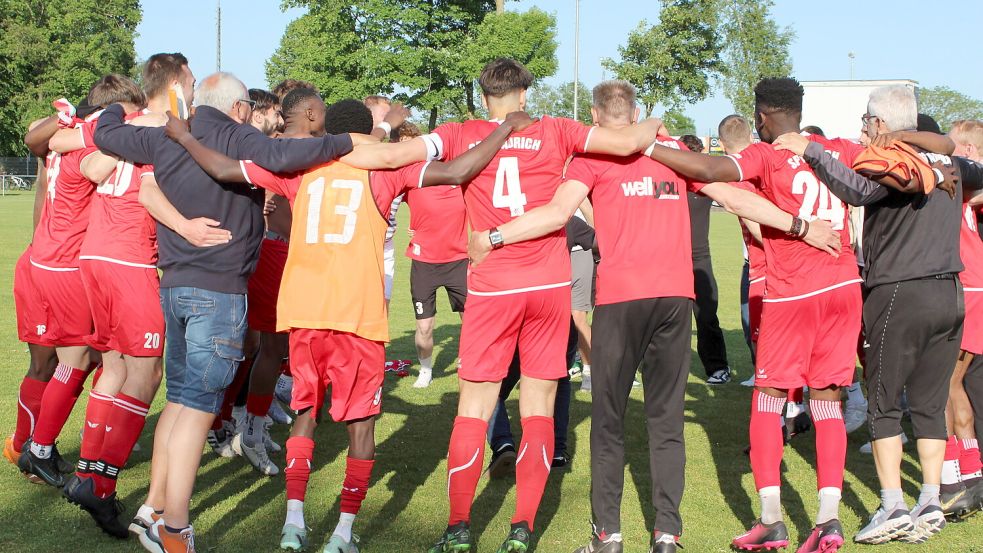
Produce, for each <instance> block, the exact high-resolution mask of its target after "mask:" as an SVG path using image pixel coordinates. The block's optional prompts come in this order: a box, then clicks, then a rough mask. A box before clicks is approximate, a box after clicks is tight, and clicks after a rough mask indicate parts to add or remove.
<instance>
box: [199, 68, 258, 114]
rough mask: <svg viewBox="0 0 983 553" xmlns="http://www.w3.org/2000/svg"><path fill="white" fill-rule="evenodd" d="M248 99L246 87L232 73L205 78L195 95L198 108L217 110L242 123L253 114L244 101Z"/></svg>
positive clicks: (220, 73) (215, 74)
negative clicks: (205, 107)
mask: <svg viewBox="0 0 983 553" xmlns="http://www.w3.org/2000/svg"><path fill="white" fill-rule="evenodd" d="M248 99H249V92H248V90H247V89H246V85H244V84H242V81H240V80H239V79H238V78H236V76H235V75H233V74H232V73H224V72H218V73H212V74H211V75H209V76H207V77H205V78H204V80H202V81H201V84H199V85H198V91H197V92H196V93H195V105H196V106H209V107H212V108H215V109H217V110H219V111H221V112H222V113H225V114H227V115H228V116H229V117H231V118H233V119H235V120H236V121H239V122H240V123H244V122H246V121H248V120H249V116H250V115H251V114H252V109H251V108H250V105H249V103H248V102H243V101H242V100H248ZM243 114H244V115H243Z"/></svg>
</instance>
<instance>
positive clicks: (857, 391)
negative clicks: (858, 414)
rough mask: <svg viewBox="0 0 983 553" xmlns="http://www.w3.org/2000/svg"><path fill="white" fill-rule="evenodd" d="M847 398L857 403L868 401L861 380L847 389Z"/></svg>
mask: <svg viewBox="0 0 983 553" xmlns="http://www.w3.org/2000/svg"><path fill="white" fill-rule="evenodd" d="M846 400H847V402H849V403H854V404H856V405H862V404H864V403H867V399H866V398H865V397H864V390H863V387H861V386H860V383H859V382H854V383H853V384H850V387H849V388H847V389H846Z"/></svg>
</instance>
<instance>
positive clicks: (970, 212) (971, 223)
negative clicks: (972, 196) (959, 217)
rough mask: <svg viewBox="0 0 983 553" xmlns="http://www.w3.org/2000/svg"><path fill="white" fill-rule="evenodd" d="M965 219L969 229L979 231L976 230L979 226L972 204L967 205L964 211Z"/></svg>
mask: <svg viewBox="0 0 983 553" xmlns="http://www.w3.org/2000/svg"><path fill="white" fill-rule="evenodd" d="M963 219H966V226H967V227H969V230H971V231H973V232H978V231H977V230H976V228H977V227H976V211H975V210H974V209H973V206H971V205H967V206H966V209H965V211H963Z"/></svg>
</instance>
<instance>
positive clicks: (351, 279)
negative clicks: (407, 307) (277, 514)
mask: <svg viewBox="0 0 983 553" xmlns="http://www.w3.org/2000/svg"><path fill="white" fill-rule="evenodd" d="M328 121H329V122H330V125H329V131H331V132H334V133H341V132H362V133H367V132H370V131H371V115H370V112H369V110H368V108H366V107H365V106H364V105H362V104H361V103H360V102H358V101H356V100H344V101H342V102H339V103H337V104H335V105H333V106H331V107H330V108H329V109H328ZM529 123H531V121H530V120H529V118H528V116H527V115H526V114H525V113H521V112H520V113H516V114H512V115H511V116H509V117H508V119H507V120H506V122H505V124H503V125H501V126H500V127H498V128H497V129H495V131H494V132H493V133H492V134H491V135H489V136H487V137H485V140H484V144H483V145H482V146H481V147H478V148H474V149H473V150H472V151H471V152H469V153H467V154H465V155H462V156H461V157H460V158H458V159H456V160H454V161H453V162H451V163H447V164H442V163H429V164H422V163H417V164H414V165H410V166H408V167H406V168H405V169H402V170H399V171H376V172H372V173H366V172H365V171H364V170H360V169H355V168H353V167H351V166H350V165H348V164H347V163H346V162H351V163H360V164H371V163H373V161H371V157H372V156H371V155H369V156H365V155H362V154H361V153H360V152H358V151H357V150H356V152H355V153H353V154H350V155H349V156H347V157H346V158H342V160H341V162H339V163H330V164H327V165H323V166H320V167H315V168H312V169H309V170H307V171H306V172H303V173H297V174H293V175H285V176H278V175H275V174H273V173H270V172H269V171H266V170H265V169H262V168H261V167H258V166H256V165H255V164H252V163H249V162H237V161H235V160H232V159H229V158H227V157H225V156H222V155H220V154H218V153H217V152H214V151H210V150H208V149H207V148H204V147H202V146H201V145H200V144H199V143H197V142H196V141H195V140H194V139H193V137H191V135H190V134H189V133H188V132H187V128H186V127H184V128H183V129H182V127H181V125H180V124H179V123H178V122H176V121H174V122H172V123H171V124H169V126H168V129H169V135H170V136H171V137H172V138H174V139H175V140H177V141H178V142H179V143H180V144H182V145H183V146H184V147H185V148H187V149H188V152H189V153H191V155H192V156H193V157H194V158H195V160H196V161H197V162H198V163H199V164H200V165H201V166H202V167H203V168H204V169H205V170H206V171H207V172H208V173H209V174H211V175H212V176H213V177H214V178H215V179H217V180H220V181H222V182H245V183H250V184H254V185H258V186H261V187H263V188H266V189H268V190H271V191H273V192H275V193H277V194H280V195H282V196H284V197H286V198H287V199H288V200H290V202H291V204H292V205H291V207H292V208H293V209H295V210H296V213H295V216H294V222H293V229H292V230H294V231H297V232H296V233H294V232H291V234H295V235H297V236H299V238H295V240H294V241H293V242H291V246H290V253H289V254H288V258H287V268H286V270H285V272H284V288H283V292H282V293H281V295H280V299H279V302H278V305H277V327H278V328H280V329H284V330H289V331H290V343H291V346H290V347H291V362H292V363H293V365H294V366H293V369H292V370H293V374H294V378H295V385H294V397H293V401H292V404H291V406H292V407H293V408H294V409H296V410H297V412H298V413H300V416H299V417H298V419H297V422H296V423H295V425H294V428H293V430H292V432H291V438H290V440H288V442H287V458H288V468H287V503H288V511H287V520H286V523H285V524H284V528H283V532H282V536H281V548H283V549H288V550H299V549H301V548H303V547H304V546H306V542H307V537H306V524H305V522H304V516H303V500H304V495H305V491H306V488H307V480H308V478H309V474H310V467H311V456H312V454H313V449H314V442H313V436H314V429H315V427H316V426H317V422H318V420H319V413H320V409H321V406H322V404H323V402H324V399H325V396H324V394H325V391H326V389H327V388H328V387H329V385H330V387H331V416H332V418H333V419H334V420H336V421H339V422H340V421H344V422H345V423H346V425H347V427H348V434H349V451H348V462H347V468H346V473H345V482H344V485H343V486H342V493H341V517H340V520H339V522H338V525H337V526H336V528H335V530H334V532H333V534H332V536H331V537H330V539H329V541H328V543H327V544H326V545H325V548H324V551H326V552H330V553H355V552H357V550H358V549H357V547H356V546H355V543H356V540H355V539H354V538H353V536H352V523H353V522H354V519H355V515H356V514H357V513H358V510H359V507H360V505H361V503H362V501H363V499H364V498H365V494H366V490H367V487H368V485H369V479H370V475H371V470H372V465H373V463H374V461H373V459H374V457H375V441H374V426H375V416H376V415H377V414H378V413H379V412H380V411H381V393H382V379H383V374H384V370H383V363H384V360H385V358H384V349H383V343H384V342H385V341H387V340H388V324H387V322H386V318H387V314H386V308H385V304H384V293H383V292H384V290H383V277H384V274H383V271H382V270H381V265H382V264H381V261H382V255H383V251H382V250H383V242H384V229H385V228H386V227H387V221H388V217H387V214H388V209H389V206H390V205H391V203H392V200H393V199H394V198H395V197H396V196H397V195H399V194H402V193H403V192H404V191H405V190H407V189H412V188H415V187H418V186H427V185H432V184H460V183H462V182H464V181H466V180H469V179H471V178H472V177H473V176H474V175H475V174H477V172H478V171H479V170H480V169H482V168H483V167H484V166H485V165H487V164H488V162H489V161H490V160H491V159H492V157H493V156H494V155H495V154H496V153H497V151H498V149H499V147H501V145H502V144H503V143H504V142H505V139H506V138H507V137H508V135H509V134H510V133H512V131H513V129H520V130H521V129H523V128H525V127H526V126H528V125H529ZM328 178H331V179H332V180H330V182H331V185H330V188H328V190H327V191H326V190H325V188H326V187H325V179H328ZM365 185H368V186H369V188H370V192H371V199H372V201H373V203H374V206H372V207H368V208H367V207H365V200H364V199H363V198H365V197H369V196H367V195H366V193H363V192H362V190H363V187H364V186H365ZM346 191H347V193H346ZM370 211H371V212H374V213H375V216H374V217H372V216H371V214H370V213H369V212H370ZM322 213H326V214H334V217H335V218H337V219H341V220H342V221H343V222H344V224H343V225H338V224H336V223H332V222H331V221H332V219H330V218H328V217H327V216H323V215H322ZM366 215H369V216H370V217H369V220H366V221H365V222H362V221H363V220H364V219H365V216H366ZM322 220H327V222H323V223H322V222H321V221H322ZM336 227H340V228H341V232H340V233H327V234H324V235H323V239H322V235H321V232H323V230H325V229H329V230H330V229H334V230H337V228H336ZM305 236H306V238H305ZM332 267H335V269H340V268H342V267H343V268H344V270H343V271H339V270H332V269H331V268H332ZM325 269H327V272H326V273H324V272H323V271H324V270H325ZM324 274H327V275H328V276H327V277H325V276H324ZM319 283H320V284H319ZM352 353H354V354H355V355H354V358H353V357H352Z"/></svg>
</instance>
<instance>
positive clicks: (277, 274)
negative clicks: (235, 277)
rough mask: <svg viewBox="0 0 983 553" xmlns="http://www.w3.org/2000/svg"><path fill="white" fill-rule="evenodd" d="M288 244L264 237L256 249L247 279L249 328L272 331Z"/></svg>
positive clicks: (273, 330) (274, 330)
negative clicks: (252, 270)
mask: <svg viewBox="0 0 983 553" xmlns="http://www.w3.org/2000/svg"><path fill="white" fill-rule="evenodd" d="M288 249H289V244H287V243H286V242H284V241H282V240H273V239H270V238H266V239H264V240H263V244H262V245H261V246H260V248H259V261H257V262H256V272H254V273H253V276H251V277H249V313H248V315H249V328H251V329H253V330H258V331H259V332H276V301H277V297H279V295H280V281H281V280H283V266H284V265H286V263H287V250H288Z"/></svg>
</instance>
